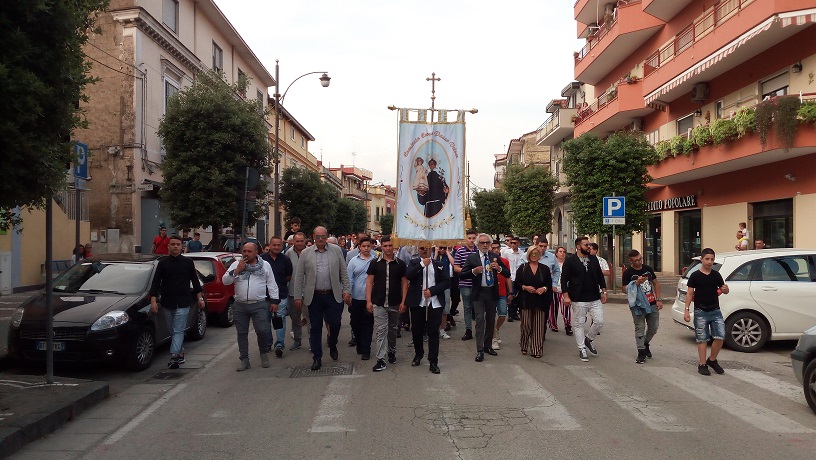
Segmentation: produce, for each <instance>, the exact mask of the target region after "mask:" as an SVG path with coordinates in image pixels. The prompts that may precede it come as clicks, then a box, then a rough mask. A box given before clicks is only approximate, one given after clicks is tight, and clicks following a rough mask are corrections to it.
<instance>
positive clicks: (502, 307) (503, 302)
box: [496, 295, 507, 316]
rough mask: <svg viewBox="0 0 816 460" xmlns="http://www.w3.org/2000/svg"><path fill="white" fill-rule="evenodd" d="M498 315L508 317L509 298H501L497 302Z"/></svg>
mask: <svg viewBox="0 0 816 460" xmlns="http://www.w3.org/2000/svg"><path fill="white" fill-rule="evenodd" d="M496 314H497V315H498V316H507V296H504V295H503V296H499V300H497V301H496Z"/></svg>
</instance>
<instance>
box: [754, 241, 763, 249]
mask: <svg viewBox="0 0 816 460" xmlns="http://www.w3.org/2000/svg"><path fill="white" fill-rule="evenodd" d="M754 249H765V242H764V241H762V240H761V239H759V238H757V239H756V240H754Z"/></svg>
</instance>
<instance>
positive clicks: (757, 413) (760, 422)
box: [646, 367, 814, 433]
mask: <svg viewBox="0 0 816 460" xmlns="http://www.w3.org/2000/svg"><path fill="white" fill-rule="evenodd" d="M646 371H648V372H651V373H652V374H654V375H656V376H658V377H660V378H661V379H663V380H665V381H666V382H668V383H670V384H672V385H674V386H676V387H677V388H680V389H681V390H683V391H685V392H687V393H689V394H690V395H692V396H694V397H697V398H700V399H701V400H703V401H705V402H707V403H709V404H711V405H713V406H716V407H718V408H720V409H722V410H724V411H725V412H728V413H729V414H731V415H733V416H735V417H737V418H739V419H740V420H742V421H743V422H745V423H748V424H750V425H753V426H754V427H756V428H759V429H760V430H762V431H768V432H771V433H813V432H814V430H812V429H810V428H807V427H805V426H803V425H801V424H799V423H797V422H795V421H793V420H791V419H789V418H787V417H785V416H783V415H780V414H778V413H776V412H774V411H772V410H770V409H766V408H765V407H762V406H760V405H759V404H756V403H754V402H752V401H750V400H748V399H746V398H743V397H742V396H739V395H736V394H734V393H732V392H730V391H728V390H725V389H723V388H720V387H719V386H717V385H715V384H713V383H710V382H708V381H707V380H713V379H711V378H709V379H707V380H705V379H702V378H700V377H697V376H695V375H691V374H689V373H688V372H684V371H682V370H680V369H675V368H672V367H648V368H646ZM700 395H705V398H702V397H700Z"/></svg>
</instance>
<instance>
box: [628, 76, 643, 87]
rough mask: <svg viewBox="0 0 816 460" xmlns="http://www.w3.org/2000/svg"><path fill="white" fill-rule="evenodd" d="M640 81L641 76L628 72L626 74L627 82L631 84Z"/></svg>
mask: <svg viewBox="0 0 816 460" xmlns="http://www.w3.org/2000/svg"><path fill="white" fill-rule="evenodd" d="M639 81H640V77H638V76H637V75H632V74H628V75H626V83H627V84H630V85H634V84H635V83H637V82H639Z"/></svg>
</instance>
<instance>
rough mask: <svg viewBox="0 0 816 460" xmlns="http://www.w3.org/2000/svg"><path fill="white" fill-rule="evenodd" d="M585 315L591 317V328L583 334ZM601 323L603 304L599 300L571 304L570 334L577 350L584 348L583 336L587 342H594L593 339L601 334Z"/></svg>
mask: <svg viewBox="0 0 816 460" xmlns="http://www.w3.org/2000/svg"><path fill="white" fill-rule="evenodd" d="M587 315H592V326H590V327H589V331H588V332H585V331H584V324H586V320H587ZM603 322H604V317H603V304H602V303H601V301H600V300H593V301H592V302H572V332H573V334H574V335H575V342H577V343H578V349H579V350H583V349H584V348H586V345H585V344H584V336H586V338H588V339H589V340H595V337H596V336H597V335H598V333H599V332H601V328H602V327H603Z"/></svg>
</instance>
